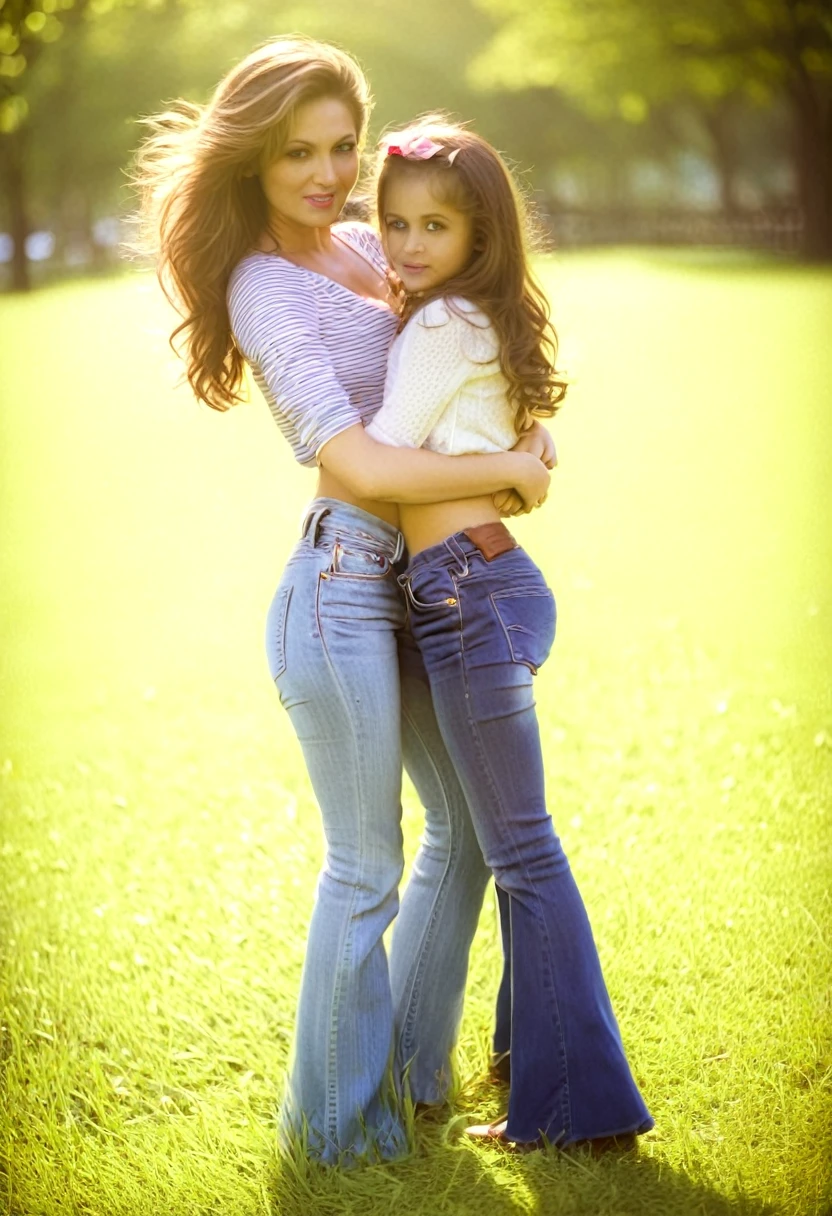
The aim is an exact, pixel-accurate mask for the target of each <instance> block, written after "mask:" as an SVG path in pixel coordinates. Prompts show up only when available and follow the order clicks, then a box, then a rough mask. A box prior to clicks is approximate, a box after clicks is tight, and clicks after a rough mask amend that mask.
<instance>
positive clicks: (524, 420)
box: [376, 114, 567, 434]
mask: <svg viewBox="0 0 832 1216" xmlns="http://www.w3.org/2000/svg"><path fill="white" fill-rule="evenodd" d="M420 136H426V137H427V138H428V139H430V140H432V141H433V142H434V143H436V144H440V145H441V147H442V150H441V151H440V152H436V153H434V155H433V156H431V157H430V158H429V159H425V160H422V159H417V158H416V157H413V156H400V155H396V154H392V155H390V154H388V152H387V148H388V147H389V146H391V145H393V146H401V145H402V144H405V146H406V145H407V142H408V141H411V140H415V139H418V138H419V137H420ZM417 175H419V176H424V175H429V179H430V189H431V191H432V193H433V194H434V195H435V197H436V199H437V201H439V202H442V203H445V204H446V205H449V206H451V207H454V208H456V210H458V211H461V212H463V214H465V215H469V216H470V217H471V220H472V222H473V253H472V256H471V260H470V262H469V263H468V265H467V266H466V267H465V269H464V270H463V271H462V273H461V274H459V275H457V276H456V277H455V278H453V279H450V280H448V281H447V282H445V283H441V284H439V285H438V286H437V287H435V288H433V289H431V290H430V291H428V292H425V293H419V294H418V295H413V296H407V295H405V298H404V310H403V320H404V321H407V319H408V318H409V317H410V316H412V314H413V313H414V312H415V311H416V309H418V308H421V307H422V306H423V305H424V304H426V303H427V302H428V301H429V300H431V299H435V298H436V297H437V296H462V297H464V298H465V299H468V300H470V301H472V303H474V304H477V305H479V307H480V308H481V309H482V310H483V312H484V313H485V314H486V315H487V316H488V317H489V318H490V320H491V322H492V324H493V325H494V328H495V330H496V332H497V338H498V341H499V344H500V366H501V368H502V371H503V375H504V376H505V378H506V380H507V381H508V394H509V400H510V401H511V403H512V404H513V405H514V406H515V409H516V413H515V428H516V430H517V432H518V434H519V433H521V432H522V431H524V430H526V429H527V427H528V426H529V425H530V423H531V419H532V417H538V418H551V417H552V415H553V414H554V413H555V412H556V410H557V409H558V406H559V404H560V402H561V401H562V400H563V397H564V395H565V393H566V387H567V385H566V381H565V380H564V379H563V378H562V377H561V376H560V374H559V373H558V372H556V371H555V363H556V360H557V352H558V341H557V334H556V333H555V329H554V327H553V325H552V323H551V321H550V320H549V303H548V300H547V299H546V296H545V295H544V294H543V291H542V290H541V288H540V286H539V285H538V283H537V282H536V281H535V279H534V277H533V275H532V273H531V270H530V267H529V250H530V247H531V235H532V224H531V221H530V218H529V216H528V212H527V210H526V208H525V206H524V204H523V199H522V196H521V194H520V191H519V190H518V188H517V186H516V184H515V182H514V180H513V178H512V176H511V173H510V172H509V170H508V168H507V166H506V164H505V162H504V161H503V159H502V157H501V156H500V155H499V153H498V152H496V151H495V149H494V148H492V147H491V145H490V144H489V143H487V142H486V141H485V140H484V139H482V138H481V137H480V136H479V135H476V134H475V133H474V132H473V131H468V130H466V129H465V127H462V126H459V125H458V124H456V123H453V122H450V121H449V120H448V119H447V118H445V116H444V115H441V114H431V115H428V116H426V117H425V118H422V119H417V121H416V122H414V123H413V124H411V125H410V126H409V127H407V128H405V129H404V130H399V131H396V132H395V133H389V134H387V135H386V136H385V137H384V139H383V140H382V143H381V147H380V151H379V156H378V161H377V164H376V205H377V209H378V218H379V224H380V225H381V227H382V231H384V215H385V207H386V198H387V192H388V190H389V187H390V183H391V182H393V181H401V180H405V181H406V180H407V179H408V177H415V176H417Z"/></svg>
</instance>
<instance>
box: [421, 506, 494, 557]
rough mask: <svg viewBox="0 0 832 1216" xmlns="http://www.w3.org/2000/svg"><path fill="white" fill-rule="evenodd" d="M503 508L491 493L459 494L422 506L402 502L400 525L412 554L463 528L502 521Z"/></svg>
mask: <svg viewBox="0 0 832 1216" xmlns="http://www.w3.org/2000/svg"><path fill="white" fill-rule="evenodd" d="M500 518H501V517H500V512H499V511H498V510H497V508H496V507H495V506H494V502H493V500H492V498H491V495H490V494H486V495H484V496H482V497H480V498H457V499H454V501H453V502H432V503H427V504H424V505H420V506H408V505H406V504H405V503H401V504H400V505H399V527H400V528H401V530H402V532H403V533H404V539H405V541H406V543H407V550H408V553H409V554H410V556H411V557H413V556H414V555H415V554H417V553H419V552H420V551H421V550H422V549H427V548H428V547H429V546H430V545H437V544H439V542H440V541H441V540H445V539H446V537H448V536H451V535H452V534H453V533H454V532H461V531H462V529H463V528H473V527H476V525H477V524H490V523H495V522H499V521H500Z"/></svg>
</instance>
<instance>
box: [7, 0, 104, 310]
mask: <svg viewBox="0 0 832 1216" xmlns="http://www.w3.org/2000/svg"><path fill="white" fill-rule="evenodd" d="M88 3H89V0H40V2H39V3H38V2H36V0H0V169H2V174H3V187H4V194H5V201H6V209H7V212H8V218H9V226H10V228H11V236H12V241H13V242H14V252H13V260H12V285H13V287H14V288H16V289H17V290H25V289H26V288H27V287H28V286H29V273H28V264H27V261H26V238H27V237H28V235H29V214H28V207H27V189H26V168H27V159H28V151H29V139H28V129H27V127H28V122H27V120H28V117H29V102H28V99H27V96H26V84H27V83H28V81H29V79H30V77H31V73H32V69H33V67H34V66H35V64H36V63H37V62H38V61H39V60H40V58H41V56H42V55H43V53H44V51H45V50H46V48H47V47H48V46H49V45H50V44H51V43H53V42H57V41H58V40H59V39H60V38H62V37H63V36H64V34H65V33H66V31H67V29H68V28H69V27H71V26H72V25H74V24H76V23H77V22H78V21H79V20H80V19H81V18H82V17H83V14H84V11H85V9H86V8H87V5H88Z"/></svg>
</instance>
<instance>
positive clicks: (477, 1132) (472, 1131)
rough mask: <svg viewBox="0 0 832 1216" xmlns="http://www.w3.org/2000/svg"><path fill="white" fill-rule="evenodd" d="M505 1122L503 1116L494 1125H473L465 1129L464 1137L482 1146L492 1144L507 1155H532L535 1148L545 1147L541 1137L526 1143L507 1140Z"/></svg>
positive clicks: (505, 1119)
mask: <svg viewBox="0 0 832 1216" xmlns="http://www.w3.org/2000/svg"><path fill="white" fill-rule="evenodd" d="M507 1122H508V1119H507V1118H506V1116H503V1118H502V1119H497V1120H495V1121H494V1123H475V1124H474V1125H473V1126H472V1127H466V1129H465V1135H466V1136H468V1137H469V1138H470V1139H471V1140H478V1141H479V1142H480V1143H482V1144H493V1145H495V1146H496V1147H497V1148H501V1149H503V1151H504V1152H507V1153H532V1152H534V1150H535V1149H537V1148H545V1147H546V1141H545V1140H544V1139H543V1138H542V1137H541V1139H539V1140H532V1141H530V1142H528V1143H525V1142H524V1141H522V1140H509V1138H508V1136H507V1135H506V1123H507Z"/></svg>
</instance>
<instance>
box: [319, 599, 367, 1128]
mask: <svg viewBox="0 0 832 1216" xmlns="http://www.w3.org/2000/svg"><path fill="white" fill-rule="evenodd" d="M320 599H321V580H320V578H319V579H318V585H317V587H316V589H315V620H316V623H317V626H318V633H319V635H320V640H321V650H322V651H323V653H324V656H325V658H326V662H327V665H328V667H329V669H330V672H331V673H332V675H333V678H334V681H335V686H336V688H337V689H338V693H339V696H340V697H341V699H342V701H344V707H345V709H346V710H347V713H346V717H347V721H348V722H349V723H350V729H351V731H352V733H353V742H354V744H355V747H356V755H357V754H358V740H357V738H356V736H355V727H354V718H353V715H352V714H351V713H350V710H349V706H348V705H347V704H346V701H345V698H344V690H343V688H342V686H341V681H340V679H339V678H338V673H337V668H336V666H335V664H334V663H333V661H332V656H331V655H330V653H329V648H328V647H327V644H326V638H325V637H324V630H323V621H322V618H321V610H320ZM356 782H357V785H358V794H359V800H358V805H359V806H361V805H362V799H361V771H360V767H359V769H358V770H357V773H356ZM358 836H359V840H358V856H359V857H360V858H362V859H363V856H364V850H363V847H362V846H363V839H362V837H363V823H362V819H361V816H360V815H359V817H358ZM361 875H363V861H362V863H361V865H360V866H359V877H360V876H361ZM354 911H355V887H353V889H352V891H351V893H350V902H349V906H348V915H347V916H346V917H345V920H344V931H343V934H342V937H341V940H340V942H339V943H338V957H339V960H341V961H342V962H343V959H344V955H345V953H346V950H347V948H348V944H350V945H351V943H348V939H349V938H350V937H351V933H350V930H351V928H352V926H353V923H354ZM341 993H342V988H341V984H340V975H339V979H338V980H337V981H336V989H335V992H334V993H333V1001H332V1003H333V1013H334V1015H335V1016H333V1018H332V1022H331V1029H330V1041H329V1043H328V1045H327V1058H326V1086H325V1093H326V1126H327V1130H328V1132H329V1133H330V1137H331V1139H333V1140H335V1141H336V1142H337V1139H338V1095H337V1069H336V1068H335V1064H336V1060H337V1056H338V1017H339V1014H340V1004H341ZM333 1069H335V1071H336V1081H335V1082H334V1083H332V1084H331V1078H332V1072H333ZM330 1091H331V1092H332V1099H331V1101H330Z"/></svg>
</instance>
